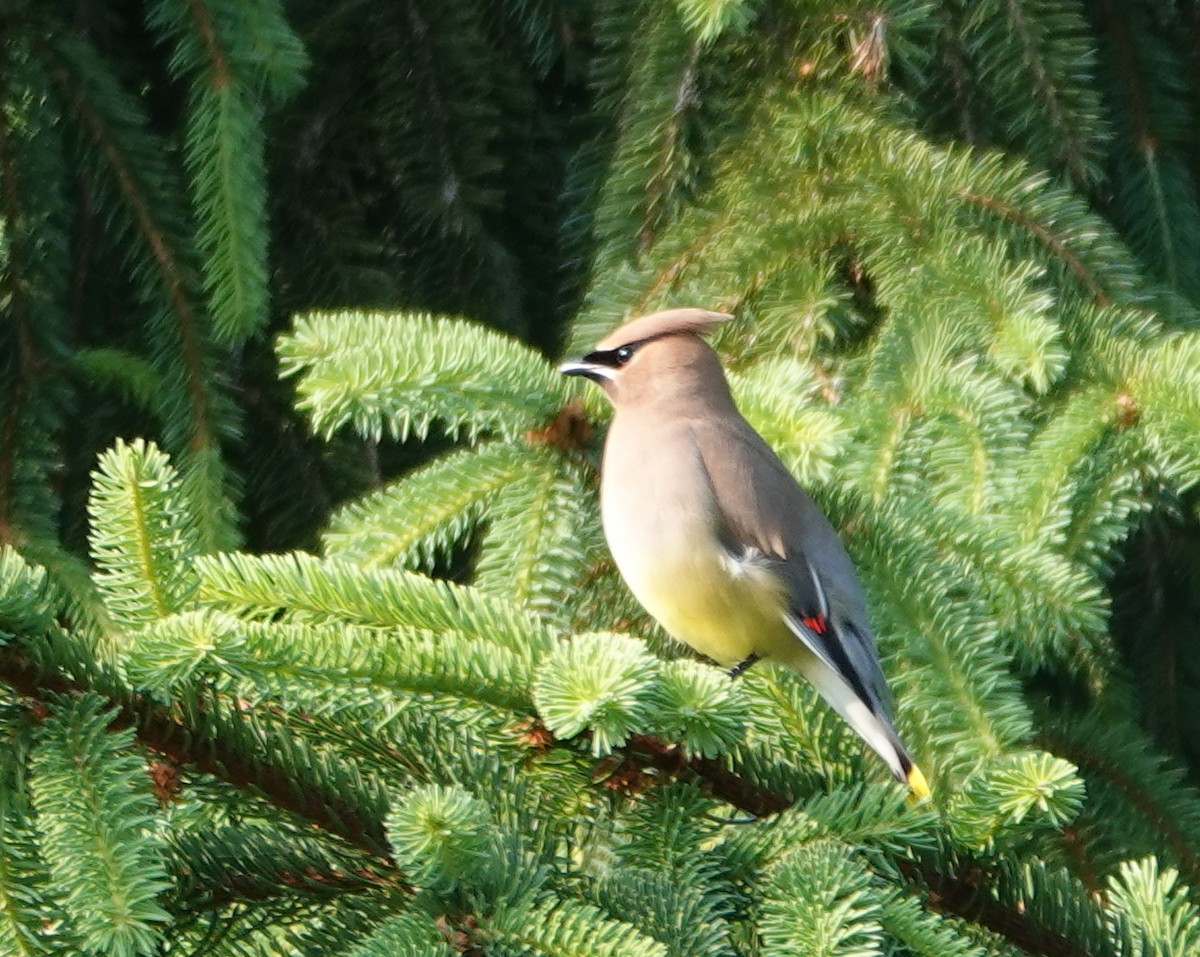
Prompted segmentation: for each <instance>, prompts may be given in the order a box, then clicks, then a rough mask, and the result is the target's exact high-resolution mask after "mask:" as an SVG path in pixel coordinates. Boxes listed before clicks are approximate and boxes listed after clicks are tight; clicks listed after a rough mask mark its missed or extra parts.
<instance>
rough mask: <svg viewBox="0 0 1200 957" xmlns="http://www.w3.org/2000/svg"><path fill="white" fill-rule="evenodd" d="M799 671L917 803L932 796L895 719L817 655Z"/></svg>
mask: <svg viewBox="0 0 1200 957" xmlns="http://www.w3.org/2000/svg"><path fill="white" fill-rule="evenodd" d="M798 665H799V667H798V670H800V671H801V673H802V674H803V675H804V677H805V678H807V679H808V680H809V681H810V682H812V685H813V687H814V688H816V689H817V693H818V694H820V695H821V697H822V698H824V699H825V700H826V701H828V702H829V704H830V705H831V706H832V707H833V710H834V711H836V712H837V713H838V714H840V715H841V716H842V718H843V719H844V720H845V722H846V723H847V724H848V725H850V727H851V728H853V729H854V732H855V733H856V734H857V735H858V736H859V737H860V738H862V739H863V741H865V742H866V743H867V744H868V745H869V746H870V748H871V750H872V751H874V752H875V753H876V754H878V755H879V756H880V757H881V758H883V761H884V763H885V764H886V765H887V766H888V768H889V769H890V770H891V772H892V776H893V777H895V779H896V780H897V781H900V782H901V783H902V784H907V785H908V788H909V790H910V791H911V792H912V795H913V797H914V798H915V799H917V800H924V799H926V798H928V797H929V796H930V791H929V782H927V781H926V780H925V775H924V774H922V773H921V769H920V768H919V767H917V765H916V763H915V762H914V761H913V759H912V758H911V757H909V754H908V750H907V749H906V748H905V747H904V744H903V743H902V742H901V741H900V736H899V735H898V734H896V729H895V728H894V727H893V726H892V722H891V719H889V718H888V717H887V715H881V714H878V713H876V711H875V710H874V709H872V708H870V707H869V706H868V705H867V704H866V702H864V701H863V700H862V698H861V697H859V696H858V695H857V694H855V693H854V690H853V689H852V688H851V687H850V685H849V684H848V683H847V682H846V680H845V679H844V678H842V676H841V675H839V674H838V673H837V672H836V671H834V670H833V669H832V668H830V667H829V666H828V665H827V664H825V662H823V661H822V660H821V659H820V658H818V657H817V656H815V655H811V656H805V659H804V660H803V661H802V662H799V663H798Z"/></svg>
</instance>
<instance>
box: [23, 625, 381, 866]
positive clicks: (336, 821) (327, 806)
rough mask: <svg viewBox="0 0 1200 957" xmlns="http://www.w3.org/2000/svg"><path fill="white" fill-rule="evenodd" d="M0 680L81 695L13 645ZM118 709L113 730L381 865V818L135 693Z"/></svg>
mask: <svg viewBox="0 0 1200 957" xmlns="http://www.w3.org/2000/svg"><path fill="white" fill-rule="evenodd" d="M0 681H2V682H3V683H4V684H6V685H8V686H9V687H10V688H12V689H13V690H14V691H16V692H17V693H18V694H19V695H21V696H22V697H24V698H27V699H29V700H31V701H36V702H41V703H45V702H47V701H49V700H50V699H51V697H52V696H53V695H56V694H57V695H72V694H81V693H83V692H84V691H86V690H88V687H87V685H86V684H84V683H83V682H81V681H78V680H76V679H74V678H71V677H69V676H67V675H65V674H63V673H62V672H61V671H57V670H49V669H46V668H44V667H42V666H40V665H39V664H37V663H36V662H34V661H33V660H31V659H30V658H29V657H28V656H27V655H26V654H24V653H22V652H21V650H20V649H19V648H17V647H14V646H6V647H3V648H0ZM108 697H110V700H112V701H113V704H114V705H115V706H116V707H117V708H118V715H117V718H116V719H115V721H114V723H113V725H112V726H113V727H114V728H133V729H134V732H135V735H136V738H137V740H138V742H139V743H141V744H142V745H143V746H144V747H146V748H148V749H149V750H151V751H154V752H156V753H158V754H161V755H163V756H164V757H166V758H168V759H169V760H171V761H172V762H174V763H176V764H178V765H180V766H186V767H191V768H194V769H195V770H196V771H199V772H201V773H202V774H209V775H212V776H213V777H214V778H217V779H218V780H221V781H224V782H226V783H227V784H229V785H231V786H233V787H235V788H237V789H238V790H240V791H244V792H245V793H247V794H251V795H255V796H258V797H261V798H263V799H264V800H266V801H267V802H268V803H270V804H272V805H273V806H274V807H277V808H279V809H280V810H282V811H286V812H287V813H289V814H292V815H294V816H295V817H297V818H298V819H300V820H303V821H308V822H309V823H311V824H314V825H316V826H317V827H320V828H321V829H322V830H324V831H326V832H328V833H329V834H331V835H334V836H336V837H339V838H341V839H342V840H344V841H346V842H347V843H349V844H351V845H353V846H354V847H357V848H359V849H361V850H363V851H366V852H368V853H369V854H372V855H375V856H377V857H378V858H379V859H380V860H381V861H385V862H386V861H387V860H388V855H387V838H386V835H385V834H384V830H383V822H382V820H378V819H375V818H373V817H370V816H368V815H366V814H364V813H363V811H362V809H361V808H359V807H357V806H355V805H353V804H351V803H350V802H348V801H346V800H345V799H344V798H342V797H340V796H338V795H336V794H327V793H322V792H321V791H320V790H319V789H317V788H313V787H309V788H298V787H296V781H295V778H294V776H293V775H291V774H290V773H289V772H288V771H286V770H285V769H283V768H275V767H272V766H271V765H269V764H267V763H266V762H265V761H262V760H259V759H257V758H255V757H254V756H252V755H251V754H249V753H246V752H242V751H238V750H237V749H231V748H227V747H225V745H224V744H223V742H222V741H221V740H220V738H218V737H209V736H207V735H205V734H203V733H200V731H199V729H197V728H192V727H189V726H188V725H187V724H186V722H185V720H184V718H183V717H181V716H179V715H177V714H176V713H174V712H173V711H172V710H171V709H169V708H166V707H163V706H161V705H157V704H153V703H152V702H149V701H147V700H146V699H145V698H144V697H142V696H141V695H137V694H131V693H124V694H120V695H117V696H113V695H109V696H108Z"/></svg>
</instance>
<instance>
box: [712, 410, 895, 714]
mask: <svg viewBox="0 0 1200 957" xmlns="http://www.w3.org/2000/svg"><path fill="white" fill-rule="evenodd" d="M692 432H693V435H694V436H695V439H696V443H697V446H698V447H699V449H700V452H701V459H702V461H703V464H704V468H705V470H706V471H707V473H708V478H709V482H710V483H711V485H712V489H713V494H714V497H715V499H716V503H717V507H718V510H719V512H720V515H721V521H722V526H723V527H722V529H721V532H722V537H723V539H724V541H725V544H726V547H727V548H728V549H729V551H730V555H731V557H732V558H733V559H734V560H735V561H738V560H742V561H763V562H767V563H769V564H770V565H771V567H772V569H773V570H775V571H776V572H777V573H778V574H779V575H780V577H781V578H782V579H783V581H784V582H785V584H786V587H787V589H788V595H789V601H790V612H791V614H790V617H789V619H788V622H787V623H788V625H789V627H790V628H791V629H792V630H793V631H794V632H795V633H796V636H797V637H798V638H799V639H800V640H801V641H803V642H804V643H805V644H806V645H808V647H809V648H810V649H811V650H812V651H813V652H814V653H815V654H817V655H818V656H819V657H820V658H822V659H823V660H824V661H825V663H826V664H827V665H829V666H830V667H831V668H833V669H834V670H835V671H837V672H838V673H839V674H840V675H841V676H842V677H843V678H844V679H845V681H846V683H847V684H848V685H849V686H850V687H851V688H852V689H853V690H854V691H855V693H856V694H857V695H858V696H859V697H860V698H861V699H862V700H863V703H864V704H866V705H867V706H868V707H869V708H870V709H871V710H872V711H873V712H874V713H876V714H879V715H881V716H886V715H888V714H889V713H890V707H889V704H890V695H889V693H888V689H887V683H886V682H885V681H884V678H883V672H882V671H881V670H880V667H879V659H878V654H877V652H876V650H875V640H874V637H873V635H872V633H871V626H870V622H869V621H868V618H867V609H866V602H865V600H864V599H863V595H862V589H861V587H860V586H859V583H858V575H857V573H856V572H855V570H854V565H853V563H852V562H851V561H850V556H849V555H847V554H846V549H845V548H844V547H843V546H842V543H841V540H840V539H839V538H838V535H837V532H836V531H835V530H834V528H833V526H832V525H831V524H830V523H829V520H828V519H827V518H826V517H825V516H824V515H823V514H822V512H821V510H820V509H819V508H817V505H816V503H815V502H813V500H812V499H811V498H809V497H808V495H807V494H806V493H805V492H804V490H803V489H801V488H800V486H799V485H798V484H797V483H796V480H795V479H794V478H793V477H792V475H791V473H790V472H789V471H788V470H787V468H786V467H785V466H784V464H783V463H782V462H780V461H779V458H778V456H776V455H775V453H774V452H773V451H771V448H770V447H769V446H768V445H767V443H766V442H764V441H763V439H762V437H761V436H760V435H759V434H758V433H757V432H755V431H754V429H752V428H751V427H750V425H749V423H747V422H746V421H745V420H744V419H743V418H741V416H737V417H736V418H733V417H729V418H721V419H709V420H705V421H696V422H694V423H693V424H692Z"/></svg>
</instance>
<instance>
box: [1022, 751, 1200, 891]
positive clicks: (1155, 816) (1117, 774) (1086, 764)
mask: <svg viewBox="0 0 1200 957" xmlns="http://www.w3.org/2000/svg"><path fill="white" fill-rule="evenodd" d="M1037 740H1038V743H1039V744H1041V745H1042V746H1043V747H1046V748H1049V749H1051V750H1053V751H1054V753H1056V754H1061V755H1062V756H1063V757H1064V758H1066V759H1067V760H1069V761H1071V762H1072V763H1074V764H1075V765H1077V766H1078V767H1079V768H1080V769H1081V770H1083V771H1086V772H1089V773H1092V774H1098V775H1100V776H1101V777H1103V778H1104V779H1105V780H1107V781H1108V782H1110V783H1111V784H1112V785H1113V786H1114V787H1115V788H1116V789H1117V790H1118V791H1120V792H1121V793H1122V794H1124V795H1125V797H1127V798H1128V799H1129V801H1130V803H1131V804H1133V805H1134V806H1135V807H1136V808H1137V809H1138V812H1139V813H1140V814H1141V815H1142V817H1143V818H1144V819H1145V820H1146V821H1149V822H1150V823H1151V824H1152V825H1153V826H1154V828H1155V829H1156V830H1157V831H1158V832H1159V833H1161V834H1162V836H1163V839H1164V840H1165V841H1166V843H1167V845H1168V846H1169V847H1170V848H1171V851H1172V853H1173V854H1174V855H1175V858H1176V860H1177V861H1178V862H1179V863H1180V865H1181V866H1182V867H1183V868H1184V869H1185V870H1186V871H1187V873H1188V879H1189V881H1190V882H1191V883H1192V885H1193V886H1197V885H1200V857H1198V856H1197V854H1196V851H1195V850H1194V849H1193V847H1192V844H1191V842H1190V841H1189V840H1188V838H1187V836H1186V835H1185V834H1184V833H1183V832H1182V831H1181V830H1180V829H1179V828H1178V827H1177V826H1176V824H1175V823H1174V822H1173V821H1172V820H1171V818H1170V816H1169V815H1168V814H1167V813H1166V811H1165V810H1164V809H1163V808H1162V807H1160V806H1159V803H1158V802H1157V801H1156V800H1155V798H1154V796H1153V795H1152V794H1151V793H1150V792H1149V791H1148V790H1147V789H1146V788H1145V787H1143V786H1142V785H1141V784H1140V783H1139V782H1138V781H1137V780H1136V779H1135V778H1134V777H1132V776H1131V775H1129V774H1127V773H1126V772H1125V771H1123V770H1122V769H1121V768H1120V767H1119V766H1118V765H1116V764H1114V763H1113V762H1111V761H1108V760H1106V759H1105V758H1104V756H1103V755H1102V754H1100V753H1098V752H1095V751H1092V750H1090V749H1088V748H1087V747H1085V746H1084V745H1083V744H1081V743H1080V742H1079V741H1075V740H1069V739H1068V738H1067V737H1065V736H1064V735H1058V734H1053V733H1052V732H1050V731H1048V730H1045V729H1043V730H1042V731H1041V732H1040V733H1039V734H1038V736H1037Z"/></svg>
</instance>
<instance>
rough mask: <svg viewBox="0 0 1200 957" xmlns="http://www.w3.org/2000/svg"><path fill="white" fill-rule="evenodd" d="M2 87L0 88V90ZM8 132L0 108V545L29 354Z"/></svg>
mask: <svg viewBox="0 0 1200 957" xmlns="http://www.w3.org/2000/svg"><path fill="white" fill-rule="evenodd" d="M2 93H3V88H2V87H0V94H2ZM11 137H12V130H11V128H10V126H9V122H8V113H7V111H5V110H3V109H0V187H2V189H3V192H2V193H0V199H2V200H3V203H4V217H3V218H4V221H5V223H6V224H7V229H6V231H5V232H6V239H7V242H8V251H7V252H8V259H9V264H8V266H9V268H7V269H2V270H0V276H3V277H4V279H5V286H6V295H7V298H8V299H9V301H10V302H11V303H12V311H13V315H14V319H15V324H16V335H17V350H16V361H17V374H16V375H14V376H12V377H11V379H10V381H9V382H8V383H7V384H6V389H7V391H8V401H7V402H5V403H2V404H0V409H3V419H2V420H0V545H6V544H13V545H16V544H20V542H19V537H20V529H19V527H18V520H17V516H16V514H15V508H16V502H15V489H14V487H13V486H14V483H15V480H16V478H15V474H14V472H15V469H16V466H17V463H16V462H15V461H14V460H15V458H16V456H17V431H18V429H20V427H21V425H22V421H23V416H22V412H23V411H24V409H23V406H24V400H25V396H26V394H27V392H28V388H29V375H30V365H31V360H32V358H33V356H32V339H31V336H30V333H29V304H28V302H27V300H26V298H25V294H24V288H23V287H24V284H23V283H21V282H18V281H17V269H18V268H19V264H20V263H22V262H23V261H24V259H23V250H22V235H21V225H20V224H21V223H22V222H23V217H22V216H21V198H20V183H21V177H20V173H19V172H18V170H17V164H16V161H15V158H14V156H13V146H12V139H11Z"/></svg>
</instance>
